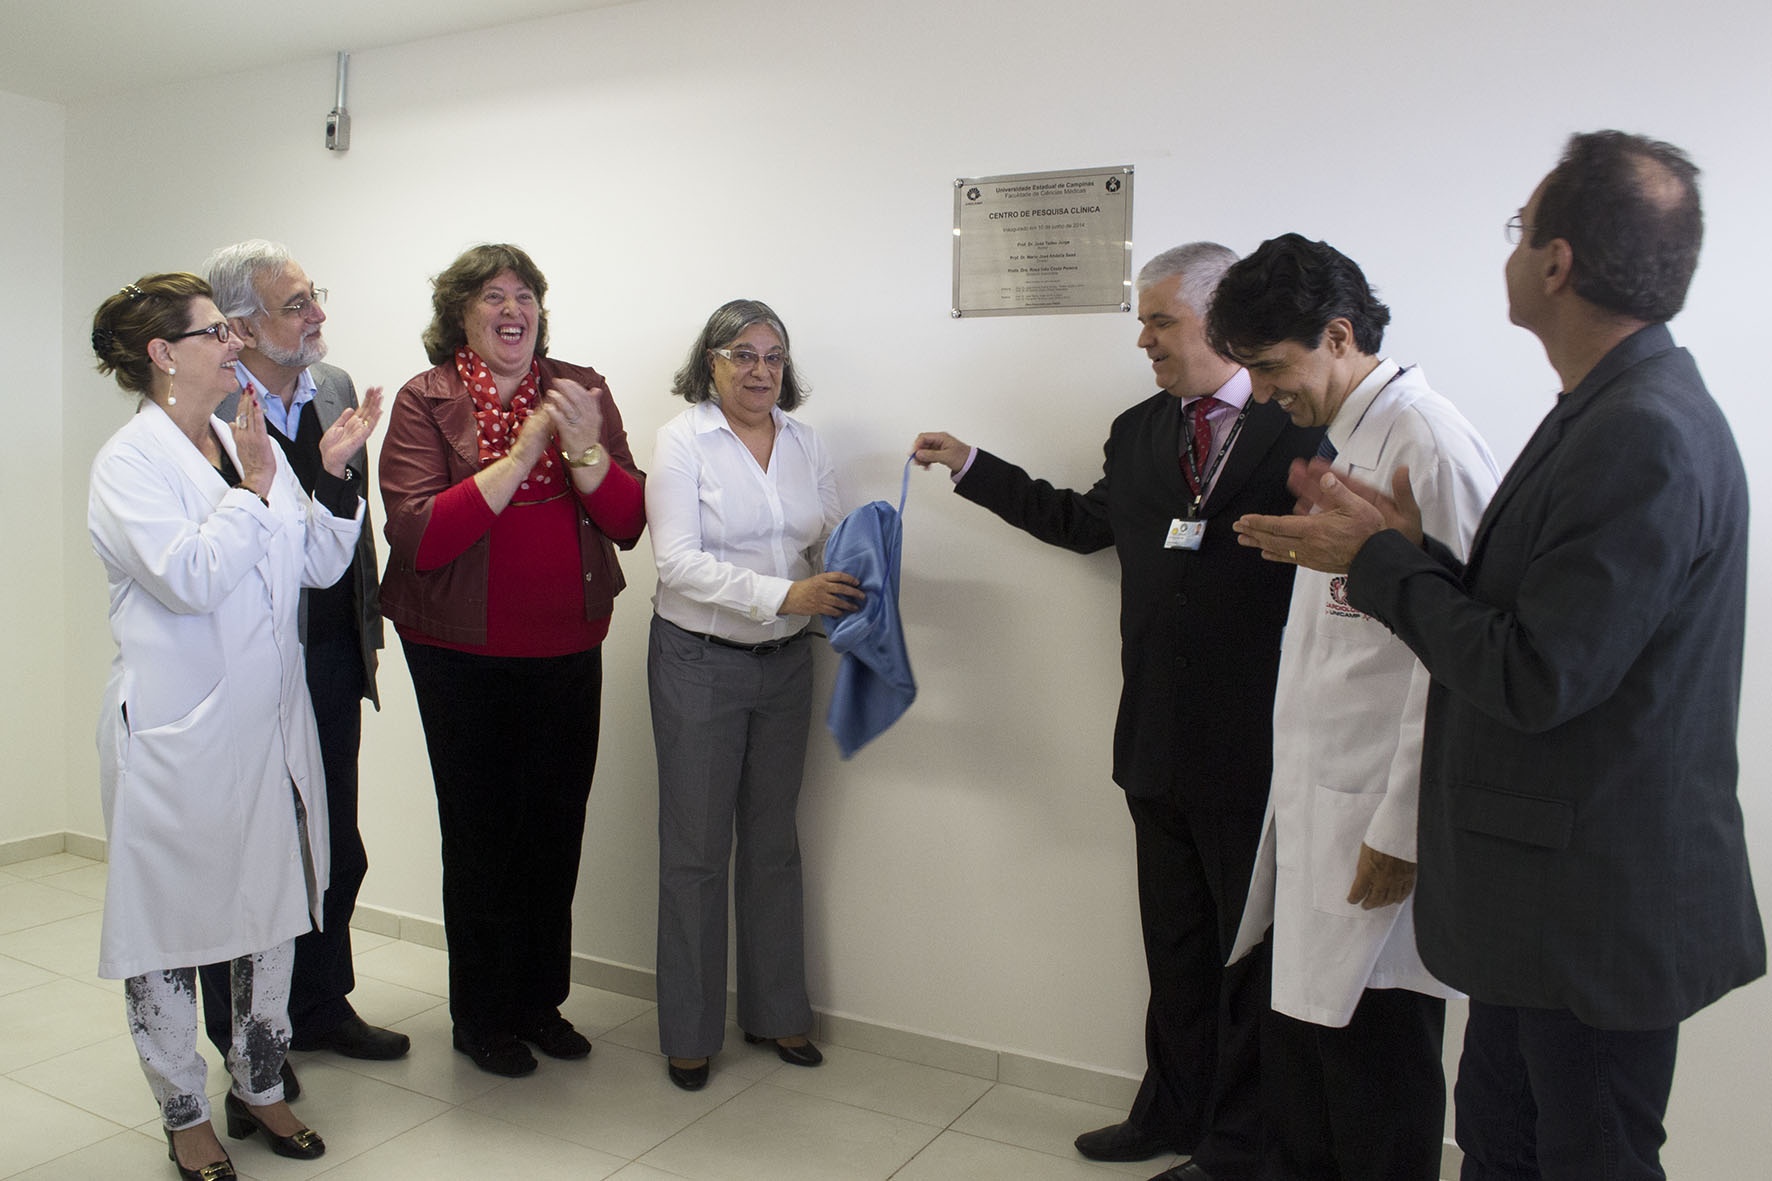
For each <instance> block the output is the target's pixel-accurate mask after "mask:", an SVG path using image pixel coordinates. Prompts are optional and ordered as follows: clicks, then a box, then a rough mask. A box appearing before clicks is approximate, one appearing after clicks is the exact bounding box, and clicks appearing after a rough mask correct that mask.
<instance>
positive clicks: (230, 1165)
mask: <svg viewBox="0 0 1772 1181" xmlns="http://www.w3.org/2000/svg"><path fill="white" fill-rule="evenodd" d="M160 1130H161V1131H162V1132H165V1133H166V1159H168V1160H170V1161H171V1162H172V1167H173V1168H175V1169H177V1170H178V1175H179V1176H180V1177H183V1178H184V1179H185V1181H223V1178H226V1177H237V1176H239V1174H237V1173H235V1172H234V1162H233V1161H231V1160H229V1159H228V1154H227V1153H225V1152H224V1153H222V1158H221V1159H220V1160H218V1161H216V1162H215V1163H214V1164H208V1165H198V1166H197V1167H196V1168H194V1169H187V1168H185V1167H184V1166H183V1165H181V1164H179V1163H178V1150H177V1149H176V1148H174V1147H173V1146H172V1129H171V1128H161V1129H160Z"/></svg>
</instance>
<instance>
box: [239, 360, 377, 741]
mask: <svg viewBox="0 0 1772 1181" xmlns="http://www.w3.org/2000/svg"><path fill="white" fill-rule="evenodd" d="M308 372H309V373H310V374H312V375H313V378H314V402H313V406H312V407H311V409H312V410H313V411H314V413H316V414H318V415H319V416H320V429H321V430H325V429H326V428H327V427H329V426H331V425H332V424H333V423H334V422H336V421H337V420H338V416H339V415H341V414H343V413H344V412H345V408H346V407H347V406H355V405H356V404H357V387H356V386H355V385H353V384H352V382H351V375H350V374H348V373H346V372H345V371H344V370H343V369H340V368H339V367H338V366H336V365H326V364H323V363H315V364H313V365H310V366H308ZM239 403H240V395H239V394H230V395H228V396H227V397H226V398H224V399H222V404H221V405H220V406H218V407H216V411H215V413H216V415H217V416H218V417H221V418H225V419H228V420H230V421H231V420H232V419H233V417H234V413H235V410H236V408H237V407H238V406H239ZM302 413H303V414H306V413H308V411H307V410H303V411H302ZM350 469H351V481H350V483H351V487H352V489H353V490H354V491H355V492H356V493H357V495H359V496H363V497H365V498H367V496H368V494H369V491H368V490H369V451H368V449H367V448H363V449H360V450H359V451H358V452H357V454H355V455H353V456H351V463H350ZM350 579H351V588H352V595H353V598H354V600H355V602H356V607H357V641H358V646H359V648H360V649H361V650H362V653H363V696H365V697H367V698H368V699H369V700H370V702H372V703H373V704H374V705H375V707H376V708H377V709H380V708H381V696H380V694H379V693H378V692H377V691H376V687H375V673H376V668H377V666H378V665H379V664H380V661H381V656H380V652H381V647H382V621H381V574H380V570H379V567H378V566H377V563H376V557H375V530H374V529H373V528H371V527H370V520H369V512H368V510H367V508H365V510H364V513H363V531H362V532H361V533H360V534H359V535H358V536H357V553H356V556H355V557H353V558H352V559H351V570H350ZM301 624H302V639H303V641H306V639H307V624H308V592H307V591H305V590H304V591H302V604H301Z"/></svg>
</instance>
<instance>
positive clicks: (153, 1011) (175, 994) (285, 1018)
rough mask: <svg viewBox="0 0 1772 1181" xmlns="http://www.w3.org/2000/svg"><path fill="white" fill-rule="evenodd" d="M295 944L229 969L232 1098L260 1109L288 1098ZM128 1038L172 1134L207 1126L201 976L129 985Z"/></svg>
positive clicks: (151, 977) (191, 973) (149, 976)
mask: <svg viewBox="0 0 1772 1181" xmlns="http://www.w3.org/2000/svg"><path fill="white" fill-rule="evenodd" d="M294 966H295V940H293V939H289V940H286V941H284V942H282V943H279V944H277V946H275V947H272V948H270V949H268V950H266V951H261V952H256V953H254V954H252V955H243V956H240V957H239V958H238V959H234V960H230V961H228V977H229V991H230V993H231V994H232V1000H233V1005H232V1008H233V1030H232V1033H233V1043H232V1045H231V1046H230V1047H229V1049H228V1073H229V1074H230V1075H232V1076H233V1079H234V1085H233V1088H232V1089H233V1092H234V1094H236V1095H238V1096H240V1098H242V1099H244V1100H245V1101H246V1102H247V1103H249V1104H251V1105H252V1106H254V1107H263V1106H264V1105H265V1104H267V1103H275V1102H277V1100H279V1099H281V1098H283V1079H282V1070H283V1054H284V1051H286V1050H287V1049H288V1048H289V974H290V971H291V969H293V968H294ZM123 997H124V1005H125V1007H126V1008H127V1010H128V1013H129V1032H130V1035H131V1036H132V1037H134V1039H135V1051H136V1053H137V1054H138V1055H140V1057H141V1062H142V1073H143V1074H145V1075H147V1076H148V1087H149V1089H151V1090H152V1091H153V1092H154V1101H155V1102H157V1103H158V1104H159V1105H160V1121H161V1122H162V1123H164V1124H165V1125H166V1127H167V1128H168V1129H170V1130H172V1131H174V1132H177V1131H180V1130H182V1129H184V1128H190V1127H195V1126H196V1125H197V1124H201V1123H205V1122H207V1121H208V1119H209V1098H208V1096H207V1095H206V1094H205V1093H204V1092H205V1090H206V1087H205V1085H204V1084H205V1080H206V1078H207V1075H208V1073H209V1068H208V1065H207V1064H206V1063H205V1062H204V1061H203V1056H202V1055H201V1054H199V1053H197V969H196V968H195V967H190V968H167V969H166V970H164V971H160V972H144V973H143V974H142V975H140V976H131V977H130V978H129V979H127V980H125V981H124V982H123Z"/></svg>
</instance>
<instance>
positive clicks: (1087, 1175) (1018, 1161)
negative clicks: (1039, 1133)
mask: <svg viewBox="0 0 1772 1181" xmlns="http://www.w3.org/2000/svg"><path fill="white" fill-rule="evenodd" d="M1167 1167H1168V1166H1167V1165H1166V1164H1159V1163H1157V1162H1154V1161H1153V1162H1147V1163H1145V1164H1142V1165H1139V1166H1138V1168H1139V1170H1141V1171H1140V1172H1139V1173H1138V1176H1140V1177H1147V1176H1151V1175H1154V1174H1156V1173H1159V1172H1161V1171H1162V1170H1163V1169H1165V1168H1167ZM1122 1176H1124V1174H1123V1173H1121V1172H1119V1171H1117V1170H1114V1169H1108V1168H1103V1167H1102V1166H1100V1165H1094V1164H1091V1163H1090V1162H1088V1161H1086V1160H1083V1159H1082V1158H1081V1157H1075V1158H1074V1159H1072V1160H1065V1159H1064V1158H1063V1157H1057V1156H1050V1155H1048V1154H1046V1153H1044V1152H1038V1151H1035V1150H1034V1149H1032V1148H1021V1147H1018V1146H1017V1145H1014V1144H1002V1143H999V1142H997V1141H995V1140H981V1139H979V1138H978V1137H976V1136H967V1135H963V1134H962V1133H959V1132H943V1133H942V1134H941V1135H940V1136H938V1137H936V1139H935V1142H934V1143H932V1144H931V1145H929V1147H927V1148H925V1149H924V1150H923V1151H922V1152H919V1153H918V1154H917V1156H916V1158H915V1159H914V1160H912V1161H911V1163H910V1164H908V1165H906V1166H905V1167H904V1168H902V1169H900V1170H899V1171H898V1172H896V1173H894V1174H893V1175H892V1181H1113V1179H1115V1178H1119V1177H1122Z"/></svg>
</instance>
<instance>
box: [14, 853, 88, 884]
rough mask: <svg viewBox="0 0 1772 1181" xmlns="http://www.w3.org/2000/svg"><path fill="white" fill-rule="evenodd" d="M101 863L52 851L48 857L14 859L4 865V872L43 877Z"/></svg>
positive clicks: (15, 875)
mask: <svg viewBox="0 0 1772 1181" xmlns="http://www.w3.org/2000/svg"><path fill="white" fill-rule="evenodd" d="M103 864H104V863H103V862H102V861H93V860H91V859H89V858H86V857H79V856H76V855H75V854H73V853H52V854H50V855H49V856H48V857H34V858H32V859H31V860H30V861H15V862H13V863H12V864H11V865H9V866H7V867H6V872H7V873H9V874H11V875H12V876H14V877H19V878H43V877H48V876H49V875H50V874H54V873H65V872H67V871H68V870H70V869H86V868H88V867H90V866H93V865H103Z"/></svg>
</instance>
